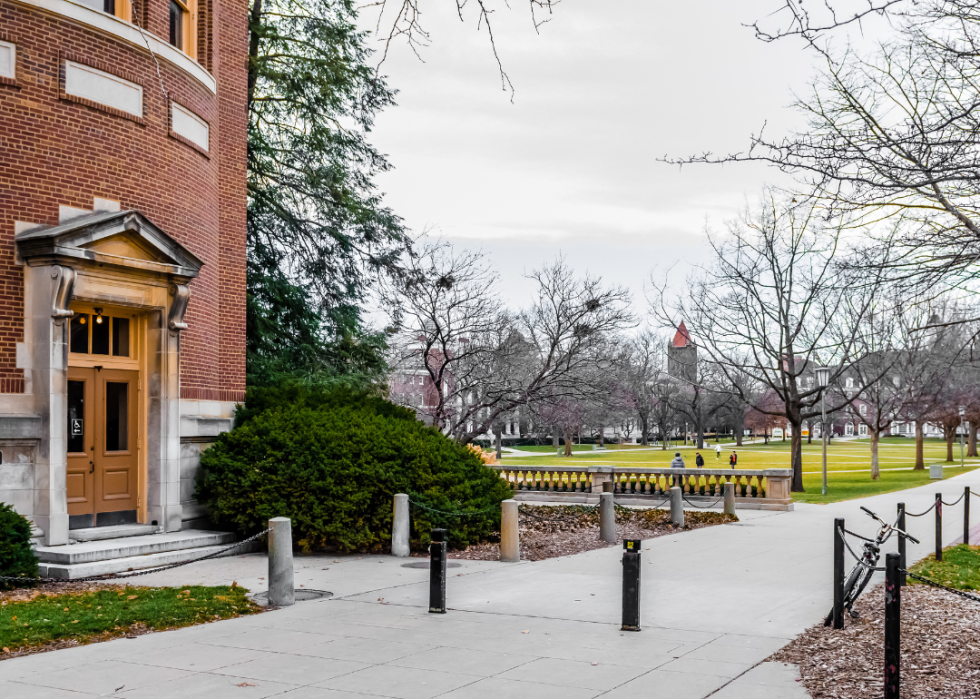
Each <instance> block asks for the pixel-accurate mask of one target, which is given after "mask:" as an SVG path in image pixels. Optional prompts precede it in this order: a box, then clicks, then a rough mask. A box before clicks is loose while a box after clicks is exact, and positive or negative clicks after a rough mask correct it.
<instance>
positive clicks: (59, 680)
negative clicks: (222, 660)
mask: <svg viewBox="0 0 980 699" xmlns="http://www.w3.org/2000/svg"><path fill="white" fill-rule="evenodd" d="M190 674H191V673H189V672H185V671H183V670H175V669H173V668H168V667H151V666H148V665H134V664H132V663H122V662H119V661H118V660H104V661H102V662H97V663H87V664H85V665H79V666H78V667H72V668H68V669H67V670H59V671H57V672H49V673H40V674H38V673H35V674H33V675H30V676H29V677H21V678H20V679H19V680H17V682H18V683H23V684H25V685H35V686H40V687H52V688H55V689H64V690H67V691H74V692H87V693H89V694H95V695H98V696H102V695H109V694H113V693H116V692H120V691H122V690H123V689H126V690H131V689H139V688H140V687H146V686H148V685H156V684H160V683H163V682H168V681H170V680H176V679H180V678H182V677H187V676H188V675H190Z"/></svg>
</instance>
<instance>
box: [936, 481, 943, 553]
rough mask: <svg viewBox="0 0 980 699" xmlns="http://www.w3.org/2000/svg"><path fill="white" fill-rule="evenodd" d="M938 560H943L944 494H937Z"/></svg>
mask: <svg viewBox="0 0 980 699" xmlns="http://www.w3.org/2000/svg"><path fill="white" fill-rule="evenodd" d="M936 560H937V561H941V560H943V494H942V493H936Z"/></svg>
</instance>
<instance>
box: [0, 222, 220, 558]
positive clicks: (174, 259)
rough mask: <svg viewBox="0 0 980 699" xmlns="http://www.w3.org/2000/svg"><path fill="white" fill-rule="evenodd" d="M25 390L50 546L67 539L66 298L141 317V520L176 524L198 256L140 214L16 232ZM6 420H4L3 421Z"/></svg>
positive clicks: (40, 521)
mask: <svg viewBox="0 0 980 699" xmlns="http://www.w3.org/2000/svg"><path fill="white" fill-rule="evenodd" d="M15 240H16V245H17V253H18V256H19V258H20V260H21V261H22V262H23V263H24V265H25V269H24V306H25V307H24V315H25V345H26V346H27V350H28V354H29V364H30V366H29V367H28V368H26V369H25V374H26V375H27V376H26V381H25V383H26V386H27V393H29V394H32V396H33V399H34V412H35V414H36V415H37V417H38V422H37V425H38V434H37V435H36V439H37V453H36V457H35V463H34V522H35V524H36V526H37V527H38V528H39V529H41V530H42V531H43V532H44V535H43V541H44V543H45V544H46V545H59V544H66V543H68V507H67V493H66V475H67V474H66V469H67V436H68V435H67V386H68V379H67V370H68V341H69V336H68V333H69V322H68V319H69V318H71V317H72V316H73V315H74V312H73V311H72V310H71V309H70V308H69V304H70V303H71V302H72V301H78V302H82V303H85V304H94V305H105V306H113V307H124V308H130V309H133V310H134V311H138V312H139V313H140V315H142V316H145V317H146V323H145V330H144V333H145V337H144V342H145V352H144V358H143V360H142V366H141V373H142V374H143V376H145V377H146V379H147V380H146V381H145V390H146V392H147V395H146V398H145V413H146V415H145V419H146V422H145V429H146V432H145V434H146V443H145V445H143V448H144V450H145V455H146V456H145V466H144V468H145V478H144V479H142V480H143V481H144V482H145V495H146V500H145V502H146V504H145V507H143V508H141V512H142V514H143V519H145V520H146V523H148V524H150V523H155V524H157V525H158V526H160V527H161V528H162V529H163V530H165V531H177V530H179V529H180V527H181V507H180V404H179V400H180V343H179V333H180V331H181V330H182V329H184V328H186V327H187V326H186V324H185V322H184V312H185V311H186V309H187V302H188V300H189V298H190V291H189V289H188V284H189V283H190V282H191V281H192V280H193V279H194V278H195V277H197V275H198V273H199V271H200V269H201V267H202V266H203V262H202V261H201V260H200V259H198V258H197V257H196V256H195V255H194V254H193V253H191V252H190V251H189V250H187V249H186V248H184V247H183V246H182V245H180V244H179V243H177V241H175V240H174V239H173V238H171V237H170V236H168V235H167V234H166V233H164V232H163V231H162V230H160V229H159V228H158V227H157V226H155V225H154V224H153V223H152V222H151V221H149V220H148V219H147V218H146V217H145V216H143V215H142V214H141V213H139V212H138V211H132V210H130V211H108V212H105V211H103V212H96V213H91V214H84V215H81V216H79V217H78V218H74V219H72V220H70V221H67V222H65V223H62V224H60V225H58V226H52V227H38V228H32V229H29V230H25V231H21V232H20V233H18V234H17V236H16V238H15ZM0 419H2V418H0Z"/></svg>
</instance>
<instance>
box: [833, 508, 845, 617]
mask: <svg viewBox="0 0 980 699" xmlns="http://www.w3.org/2000/svg"><path fill="white" fill-rule="evenodd" d="M833 623H834V628H835V629H842V628H844V518H843V517H838V518H837V519H835V520H834V619H833Z"/></svg>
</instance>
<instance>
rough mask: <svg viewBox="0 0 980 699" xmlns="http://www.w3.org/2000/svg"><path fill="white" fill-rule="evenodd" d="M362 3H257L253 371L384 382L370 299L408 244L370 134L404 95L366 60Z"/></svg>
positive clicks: (260, 375) (251, 147)
mask: <svg viewBox="0 0 980 699" xmlns="http://www.w3.org/2000/svg"><path fill="white" fill-rule="evenodd" d="M355 19H356V10H355V8H354V5H353V3H352V2H351V1H350V0H252V3H251V12H250V27H249V29H250V43H249V75H248V308H247V310H248V343H247V353H248V354H247V357H248V375H249V376H248V378H249V382H250V383H268V382H271V381H274V380H275V379H276V377H277V376H281V375H282V374H300V375H303V376H305V377H310V378H318V379H322V378H335V377H338V376H345V377H354V378H367V379H371V378H377V377H378V376H379V375H380V373H381V372H382V371H383V368H384V362H383V359H382V352H383V350H384V341H383V337H382V336H381V335H379V334H372V333H367V332H365V330H364V328H363V325H362V321H361V314H360V306H359V304H360V302H361V301H362V300H363V298H364V294H365V292H366V290H367V289H368V288H369V287H370V282H371V279H372V277H373V275H375V274H377V273H386V272H391V271H392V270H394V269H395V268H396V266H397V261H398V258H399V256H400V255H401V254H402V252H403V251H404V250H405V249H406V246H407V243H408V239H407V236H406V234H405V231H404V228H403V226H402V222H401V219H400V218H399V217H398V216H396V215H395V214H394V213H393V212H392V211H391V210H390V209H388V208H387V207H386V206H384V204H383V203H382V201H381V197H380V195H379V193H378V192H377V190H376V188H375V186H374V184H373V182H372V178H373V177H374V176H375V175H376V174H377V173H379V172H383V171H385V170H387V169H388V168H389V167H390V166H389V164H388V162H387V160H386V159H385V157H384V155H382V154H381V153H379V152H378V151H377V150H376V149H375V148H374V147H372V146H371V144H369V143H368V142H367V140H366V134H367V133H368V132H369V131H370V129H371V126H372V124H373V121H374V118H375V116H376V115H377V113H378V112H379V111H380V110H381V109H383V108H384V107H387V106H390V105H392V104H394V92H393V91H392V90H391V89H390V88H389V87H388V86H387V84H386V83H385V81H384V78H383V77H381V76H379V75H377V74H376V72H375V70H374V69H373V68H371V67H370V66H369V65H368V64H367V60H368V58H369V56H370V51H369V50H368V49H367V48H366V47H365V45H364V41H365V37H364V34H363V33H362V32H359V31H358V29H357V27H356V26H355Z"/></svg>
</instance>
